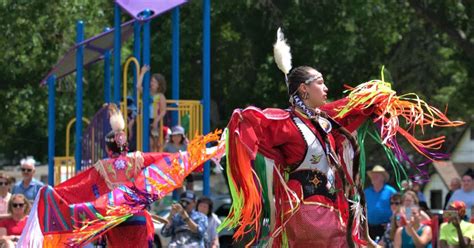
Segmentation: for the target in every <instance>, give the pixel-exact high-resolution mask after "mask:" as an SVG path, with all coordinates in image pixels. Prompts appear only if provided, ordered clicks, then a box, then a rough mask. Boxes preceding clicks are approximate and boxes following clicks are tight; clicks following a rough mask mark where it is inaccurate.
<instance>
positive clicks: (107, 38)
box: [42, 0, 210, 195]
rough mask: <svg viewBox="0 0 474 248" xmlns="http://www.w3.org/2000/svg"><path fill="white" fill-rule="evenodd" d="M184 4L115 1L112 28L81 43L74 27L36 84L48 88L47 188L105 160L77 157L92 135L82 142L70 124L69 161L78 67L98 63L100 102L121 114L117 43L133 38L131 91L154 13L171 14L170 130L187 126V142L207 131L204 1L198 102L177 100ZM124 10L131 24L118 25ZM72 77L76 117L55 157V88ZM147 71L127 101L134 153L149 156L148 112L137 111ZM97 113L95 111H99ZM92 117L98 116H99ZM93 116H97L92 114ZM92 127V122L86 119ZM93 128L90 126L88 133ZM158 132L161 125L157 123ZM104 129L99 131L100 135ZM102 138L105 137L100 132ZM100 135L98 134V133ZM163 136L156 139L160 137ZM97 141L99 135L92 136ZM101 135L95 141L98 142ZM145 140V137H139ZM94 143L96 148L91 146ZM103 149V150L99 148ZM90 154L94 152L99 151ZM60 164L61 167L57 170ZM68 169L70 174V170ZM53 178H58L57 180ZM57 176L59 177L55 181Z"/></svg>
mask: <svg viewBox="0 0 474 248" xmlns="http://www.w3.org/2000/svg"><path fill="white" fill-rule="evenodd" d="M186 2H187V1H186V0H157V1H153V2H150V1H146V0H135V1H128V0H116V1H115V2H114V5H115V6H114V29H108V28H107V29H105V31H104V32H103V33H101V34H99V35H96V36H94V37H92V38H89V39H87V40H84V23H83V22H82V21H78V22H77V27H76V32H77V39H76V44H75V46H74V47H73V48H71V49H70V50H69V51H68V52H67V53H66V55H65V56H64V58H62V59H61V60H59V62H58V63H57V64H56V65H55V66H54V67H53V69H52V70H51V71H50V72H49V73H48V74H47V76H46V77H45V78H44V79H43V80H42V83H46V84H47V85H48V103H49V104H48V183H49V184H50V185H55V182H56V183H59V182H60V181H61V180H62V179H67V178H69V177H70V176H73V175H75V174H76V173H78V172H79V171H81V170H82V169H83V168H85V167H86V166H88V165H90V164H93V163H94V162H95V160H97V159H100V158H102V157H103V156H105V153H103V152H102V153H101V152H100V151H98V152H97V153H95V154H89V157H88V158H84V157H83V151H82V148H83V146H85V144H84V143H85V142H86V143H87V142H89V143H90V145H91V146H97V144H98V143H97V139H96V138H94V137H96V136H95V134H97V133H98V132H96V131H97V130H96V131H92V133H94V135H92V136H91V137H83V122H82V121H76V122H75V129H76V132H75V135H76V136H75V140H76V144H75V152H74V159H72V157H70V156H69V143H70V135H69V132H70V127H71V125H72V123H73V122H74V121H73V120H78V119H84V117H83V113H82V112H83V111H82V103H83V102H82V101H83V70H84V66H87V65H90V64H93V63H96V62H98V61H100V60H104V102H105V103H111V102H113V103H116V104H118V105H120V106H121V109H122V112H123V113H124V115H125V113H126V109H127V105H126V104H127V103H126V96H127V85H126V79H127V77H126V73H127V71H128V64H127V63H126V65H125V66H124V70H123V73H124V77H123V78H124V82H125V83H124V85H123V92H125V94H123V100H124V102H122V103H120V102H121V94H120V89H121V87H122V85H121V77H120V76H121V74H120V72H121V71H122V70H121V69H122V68H121V44H122V43H123V42H124V41H126V40H127V39H128V38H129V37H130V36H131V35H132V33H133V37H134V43H133V44H134V49H133V50H134V59H132V60H134V65H135V67H134V70H133V72H134V80H133V87H132V89H136V82H137V77H138V72H139V70H140V61H141V64H142V65H149V64H150V23H151V20H152V19H153V18H155V17H157V16H159V15H160V14H162V13H164V12H166V11H169V10H171V11H172V40H173V42H172V74H171V79H172V80H171V81H172V88H171V89H172V92H171V99H170V100H168V101H167V105H168V111H169V112H170V113H171V112H172V113H174V114H173V115H172V125H174V124H183V123H187V124H186V125H185V127H187V131H188V135H189V137H190V138H192V137H193V136H194V135H196V134H202V133H208V132H209V131H210V0H203V57H202V58H203V69H202V99H201V100H181V99H180V97H179V66H180V64H179V39H180V34H179V29H180V28H179V22H180V11H179V9H180V6H181V5H183V4H185V3H186ZM122 10H124V11H125V12H126V13H127V14H129V15H131V16H132V17H133V19H132V20H129V21H127V22H124V23H123V24H122V23H120V19H121V12H122ZM141 32H143V42H141ZM112 52H113V60H114V61H113V62H114V63H113V66H114V75H113V98H112V99H111V88H112V87H111V76H112V75H111V73H110V66H111V57H112ZM73 72H76V117H75V118H74V119H73V120H71V122H70V123H69V124H68V129H67V134H66V156H64V157H55V150H54V147H55V121H56V120H55V83H56V81H57V80H59V79H61V78H62V77H64V76H66V75H69V74H70V73H73ZM149 85H150V72H147V73H146V74H145V77H144V80H143V89H144V90H143V96H139V94H137V92H136V91H135V90H134V93H133V94H132V97H133V98H134V100H135V103H137V108H138V109H139V115H138V116H137V123H138V125H136V126H137V130H136V131H137V135H136V136H137V150H141V151H144V152H147V151H149V139H148V137H149V134H150V123H149V121H143V120H148V119H149V111H140V109H142V110H143V109H144V108H143V106H149V104H150V92H149V91H148V90H147V89H149ZM99 112H100V111H99ZM99 112H98V113H99ZM96 115H97V114H96ZM91 122H94V118H93V119H92V120H91ZM91 126H92V128H94V126H93V125H92V124H90V125H89V127H88V128H91ZM160 127H163V122H161V123H160ZM105 131H106V130H102V132H105ZM105 133H106V132H105ZM102 134H103V133H102ZM162 136H163V135H161V138H163V137H162ZM97 137H99V136H97ZM103 137H104V136H101V140H103ZM145 137H146V138H145ZM96 143H97V144H96ZM100 148H101V149H103V146H102V147H100ZM101 149H96V150H101ZM61 165H63V166H61ZM73 168H74V169H73ZM58 174H59V175H58ZM61 174H63V177H61ZM209 177H210V168H209V163H206V164H205V165H204V175H203V186H204V192H203V193H204V194H205V195H209V194H210V187H209Z"/></svg>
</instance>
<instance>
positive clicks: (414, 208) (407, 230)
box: [393, 191, 433, 248]
mask: <svg viewBox="0 0 474 248" xmlns="http://www.w3.org/2000/svg"><path fill="white" fill-rule="evenodd" d="M408 197H410V198H412V199H413V200H414V201H413V204H411V205H408V206H406V205H405V204H407V203H408V200H407V198H408ZM402 199H403V202H404V207H403V208H402V211H401V216H400V217H401V220H400V224H401V225H402V226H401V227H399V228H398V229H397V232H396V233H395V239H394V243H393V244H394V246H393V247H395V248H400V247H402V248H411V247H429V248H431V239H432V237H433V236H432V235H433V234H432V230H431V227H430V226H429V225H425V224H423V223H422V215H421V210H420V206H419V205H418V197H417V196H416V193H415V192H413V191H407V192H405V194H403V197H402Z"/></svg>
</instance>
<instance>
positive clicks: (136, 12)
mask: <svg viewBox="0 0 474 248" xmlns="http://www.w3.org/2000/svg"><path fill="white" fill-rule="evenodd" d="M186 2H187V0H116V1H115V3H117V4H118V5H120V7H122V9H123V10H125V11H126V12H127V13H128V14H129V15H131V16H132V17H133V18H135V19H137V20H140V21H143V20H148V19H153V18H155V17H157V16H158V15H160V14H162V13H165V12H166V11H168V10H171V9H173V8H175V7H178V6H179V5H182V4H184V3H186ZM146 9H149V10H150V11H151V16H150V17H148V18H146V19H144V18H143V13H144V12H145V10H146Z"/></svg>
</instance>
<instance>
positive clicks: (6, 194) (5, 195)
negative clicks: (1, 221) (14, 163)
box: [0, 172, 12, 218]
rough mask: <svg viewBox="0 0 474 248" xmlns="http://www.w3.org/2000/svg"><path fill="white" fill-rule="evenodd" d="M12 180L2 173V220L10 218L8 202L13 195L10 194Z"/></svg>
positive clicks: (0, 214)
mask: <svg viewBox="0 0 474 248" xmlns="http://www.w3.org/2000/svg"><path fill="white" fill-rule="evenodd" d="M10 181H11V180H10V178H9V177H8V176H7V175H5V174H4V173H1V172H0V218H3V217H7V216H8V202H9V201H10V198H11V196H12V194H11V193H10Z"/></svg>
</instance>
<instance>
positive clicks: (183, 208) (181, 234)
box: [161, 191, 208, 248]
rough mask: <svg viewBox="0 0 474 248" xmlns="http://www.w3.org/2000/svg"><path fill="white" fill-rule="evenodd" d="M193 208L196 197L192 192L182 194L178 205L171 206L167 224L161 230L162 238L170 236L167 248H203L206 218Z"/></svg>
mask: <svg viewBox="0 0 474 248" xmlns="http://www.w3.org/2000/svg"><path fill="white" fill-rule="evenodd" d="M195 208H196V195H195V194H194V193H193V192H192V191H185V192H183V193H182V194H181V197H180V200H179V203H175V204H173V205H171V212H170V214H169V216H168V223H167V224H166V225H165V226H164V227H163V229H161V234H162V235H163V236H164V237H170V236H171V241H170V243H169V246H168V247H199V248H201V247H202V248H204V247H205V246H204V238H205V235H206V232H207V225H208V222H207V216H205V215H204V214H202V213H201V212H199V211H196V210H195Z"/></svg>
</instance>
